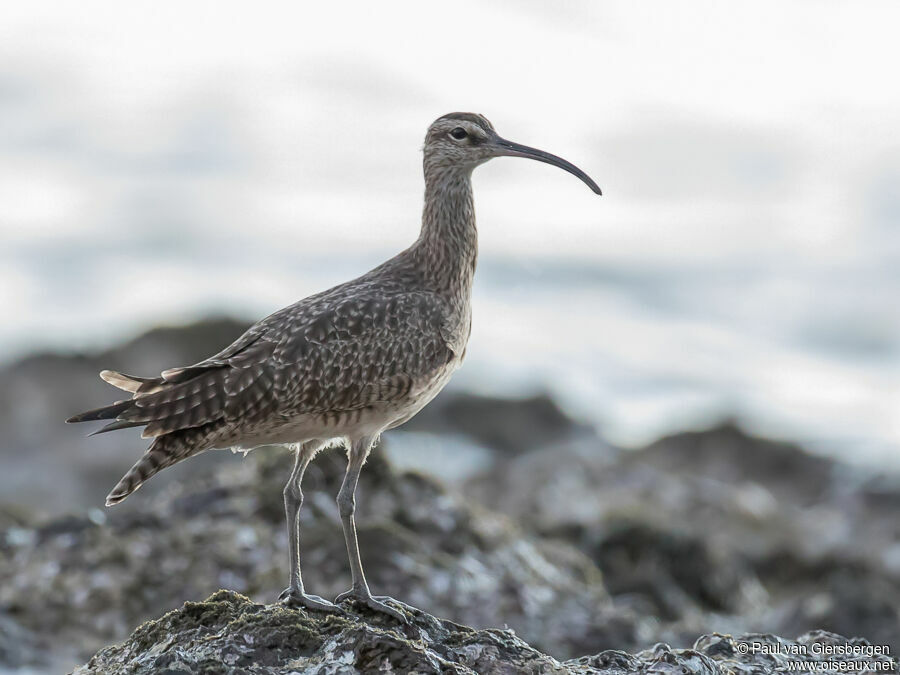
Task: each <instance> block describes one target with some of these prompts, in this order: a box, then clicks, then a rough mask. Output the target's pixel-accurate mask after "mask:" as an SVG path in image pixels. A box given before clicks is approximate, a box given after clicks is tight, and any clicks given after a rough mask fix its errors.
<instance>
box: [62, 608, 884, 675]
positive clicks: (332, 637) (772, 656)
mask: <svg viewBox="0 0 900 675" xmlns="http://www.w3.org/2000/svg"><path fill="white" fill-rule="evenodd" d="M400 607H401V608H402V609H403V611H404V614H405V615H406V616H407V617H408V620H409V623H408V624H406V625H402V624H399V623H398V622H396V621H395V620H392V619H389V618H386V617H384V616H374V615H372V614H371V613H369V612H368V610H367V609H365V608H362V609H361V610H360V608H357V607H348V608H347V609H345V610H344V612H343V613H342V614H340V615H327V616H323V615H321V614H319V613H315V612H310V613H307V612H303V611H298V610H291V609H286V608H284V607H282V606H279V605H260V604H255V603H253V602H251V601H250V600H249V599H248V598H246V597H244V596H242V595H239V594H237V593H234V592H233V591H218V592H217V593H215V594H213V595H212V596H210V597H209V598H207V599H206V600H205V601H204V602H191V603H186V604H185V605H184V607H182V608H181V609H179V610H176V611H173V612H170V613H168V614H166V615H165V616H163V617H162V618H160V619H158V620H155V621H149V622H147V623H145V624H143V625H142V626H140V627H138V629H137V630H135V631H134V633H132V635H131V636H130V637H129V638H128V639H127V640H126V641H125V642H124V643H122V644H121V645H115V646H113V647H108V648H106V649H103V650H101V651H100V652H99V653H97V654H96V655H95V656H94V657H92V658H91V660H90V661H89V662H88V663H87V664H85V665H84V666H82V667H80V668H76V669H75V671H74V675H114V674H118V673H122V674H124V673H128V674H129V675H156V674H158V673H171V674H173V675H174V674H175V673H221V674H226V673H227V674H234V675H237V674H244V673H246V674H251V673H252V674H255V675H286V674H288V673H308V674H310V675H323V674H325V673H329V674H333V673H405V674H408V673H421V674H425V673H447V674H450V673H453V674H456V675H529V674H531V675H624V674H625V673H647V674H650V673H654V674H662V673H673V674H674V673H679V674H681V675H692V674H696V675H720V674H722V675H724V674H726V673H728V674H741V673H746V674H748V675H749V674H750V673H770V672H809V669H812V668H815V667H817V666H830V667H831V668H832V669H834V670H848V671H864V670H869V671H870V672H893V671H895V670H896V666H897V663H896V661H894V660H892V659H891V658H890V657H887V656H885V655H883V654H880V653H878V650H874V649H872V645H869V644H868V643H867V642H866V641H865V640H849V639H847V638H844V637H841V636H839V635H835V634H833V633H826V632H823V631H816V632H811V633H807V634H805V635H801V636H799V637H798V638H797V639H796V640H786V639H784V638H778V637H776V636H774V635H760V634H752V635H740V636H737V637H733V636H730V635H719V634H713V635H703V636H701V637H699V638H698V639H697V640H696V642H695V643H694V644H693V645H692V646H691V647H690V648H685V649H673V648H672V647H670V646H669V645H665V644H657V645H654V646H653V647H651V648H649V649H645V650H642V651H640V652H637V653H635V654H629V653H627V652H624V651H621V650H606V651H603V652H600V653H599V654H595V655H592V656H582V657H579V658H575V659H569V660H566V661H558V660H557V659H554V658H553V657H551V656H548V655H546V654H542V653H541V652H539V651H537V650H535V649H534V648H532V647H531V646H529V645H528V644H527V643H526V642H524V641H523V640H522V639H520V638H519V637H518V636H517V635H516V634H515V632H513V631H511V630H496V629H488V630H473V629H471V628H468V627H466V626H461V625H459V624H456V623H453V622H451V621H447V620H444V619H438V618H436V617H434V616H432V615H430V614H427V613H425V612H422V611H420V610H417V609H414V608H411V607H408V606H405V605H400ZM357 611H362V612H364V613H363V614H358V613H357Z"/></svg>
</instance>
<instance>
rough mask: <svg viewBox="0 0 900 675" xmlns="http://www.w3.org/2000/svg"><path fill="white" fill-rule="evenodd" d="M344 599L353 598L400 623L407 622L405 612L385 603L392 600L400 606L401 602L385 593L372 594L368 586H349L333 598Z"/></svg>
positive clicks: (336, 599)
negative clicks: (349, 587)
mask: <svg viewBox="0 0 900 675" xmlns="http://www.w3.org/2000/svg"><path fill="white" fill-rule="evenodd" d="M345 600H354V601H356V602H359V603H361V604H363V605H365V606H366V607H368V608H369V609H371V610H373V611H375V612H380V613H381V614H387V615H388V616H392V617H394V618H395V619H397V621H399V622H400V623H409V618H408V617H407V616H406V615H405V614H403V613H402V612H400V611H399V610H396V609H394V608H393V607H390V606H388V605H387V603H388V602H392V603H394V604H396V605H400V606H401V607H402V606H403V603H401V602H397V601H396V600H394V599H393V598H391V597H389V596H387V595H372V594H371V592H369V589H368V588H365V587H364V588H351V589H350V590H349V591H344V592H343V593H341V594H340V595H338V596H337V597H336V598H335V599H334V601H335V602H344V601H345Z"/></svg>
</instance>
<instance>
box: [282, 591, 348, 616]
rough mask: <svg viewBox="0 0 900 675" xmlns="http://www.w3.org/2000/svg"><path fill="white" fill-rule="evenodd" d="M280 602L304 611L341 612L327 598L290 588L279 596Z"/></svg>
mask: <svg viewBox="0 0 900 675" xmlns="http://www.w3.org/2000/svg"><path fill="white" fill-rule="evenodd" d="M278 601H279V602H281V603H283V604H285V605H287V606H288V607H303V608H304V609H315V610H318V611H322V612H338V613H340V612H341V608H340V607H338V606H337V605H335V604H334V603H331V602H328V600H326V599H325V598H320V597H319V596H318V595H311V594H309V593H304V592H303V591H301V590H299V589H297V588H292V587H290V586H288V587H287V588H285V589H284V590H283V591H281V593H280V594H279V596H278Z"/></svg>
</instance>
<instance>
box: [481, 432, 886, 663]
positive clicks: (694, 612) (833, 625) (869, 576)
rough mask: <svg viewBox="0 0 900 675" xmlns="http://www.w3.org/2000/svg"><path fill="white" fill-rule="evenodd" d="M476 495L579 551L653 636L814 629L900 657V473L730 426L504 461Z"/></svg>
mask: <svg viewBox="0 0 900 675" xmlns="http://www.w3.org/2000/svg"><path fill="white" fill-rule="evenodd" d="M464 490H465V493H466V494H467V495H469V497H470V498H471V499H472V500H473V501H477V502H479V503H483V504H485V505H486V506H488V507H489V508H492V509H495V510H497V511H499V512H502V513H504V514H505V515H508V516H509V517H511V518H512V519H513V520H514V521H516V522H518V523H521V524H522V525H523V526H526V527H527V528H528V529H530V530H531V531H532V533H533V534H536V535H539V536H543V537H553V538H556V539H560V540H564V541H567V542H569V543H572V544H574V545H576V546H577V547H578V548H580V549H581V550H582V551H583V552H584V553H585V554H587V555H588V556H590V557H591V559H592V560H594V562H595V563H596V564H597V566H598V567H599V568H600V569H601V571H602V572H603V575H604V584H605V585H606V587H607V590H608V591H609V592H610V594H611V595H612V596H613V598H614V600H615V601H616V603H617V604H619V605H620V606H621V605H625V606H629V607H631V608H632V609H633V610H634V612H635V613H636V614H638V615H653V616H656V617H659V618H660V619H661V624H660V626H659V628H658V629H657V630H656V637H657V639H664V640H667V641H681V640H684V639H687V638H688V637H689V636H691V635H697V634H698V633H702V632H710V631H712V630H723V629H726V630H729V631H732V632H738V631H754V630H756V631H758V630H771V631H775V632H777V633H781V634H796V633H799V632H802V631H808V630H811V629H813V628H825V629H828V630H833V631H835V632H843V633H854V634H862V635H865V636H866V637H867V638H869V639H871V640H873V641H875V642H876V643H881V644H887V645H890V646H891V648H892V649H894V650H900V545H897V544H896V542H897V541H898V538H900V526H898V522H900V521H898V519H897V506H898V504H900V481H898V479H897V476H892V477H888V476H878V477H874V478H873V477H867V476H866V475H865V474H862V473H861V472H860V470H859V469H856V468H851V467H849V466H846V465H844V464H842V463H840V462H837V461H834V460H831V459H827V458H823V457H816V456H813V455H810V454H809V453H807V452H805V451H804V450H803V449H802V448H799V447H797V446H796V445H790V444H786V443H778V442H773V441H769V440H766V439H761V438H756V437H754V436H752V435H749V434H747V433H745V432H744V431H742V430H741V429H740V428H738V427H736V426H735V425H734V424H733V423H725V424H722V425H720V426H717V427H714V428H712V429H709V430H706V431H699V432H687V433H681V434H676V435H674V436H670V437H667V438H664V439H661V440H660V441H658V442H656V443H654V444H652V445H650V446H648V447H647V448H644V449H640V450H635V451H630V452H621V453H620V454H618V455H612V454H610V452H609V451H608V449H607V448H606V447H604V446H602V445H598V447H597V449H596V452H593V453H592V452H590V451H586V450H585V449H584V448H581V449H577V451H576V449H572V448H568V449H567V448H560V449H556V450H555V451H554V452H544V451H541V450H537V451H533V452H529V453H525V454H523V455H519V456H515V457H509V458H506V459H504V460H500V461H498V463H497V465H496V466H495V467H493V468H492V469H491V470H489V471H488V472H486V473H484V474H483V475H481V476H479V477H477V478H474V479H472V480H470V481H469V482H468V483H467V485H466V486H464Z"/></svg>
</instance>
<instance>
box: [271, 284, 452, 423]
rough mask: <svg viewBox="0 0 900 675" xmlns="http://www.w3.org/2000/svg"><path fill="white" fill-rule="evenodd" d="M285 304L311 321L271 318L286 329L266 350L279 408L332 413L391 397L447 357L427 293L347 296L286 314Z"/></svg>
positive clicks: (440, 317)
mask: <svg viewBox="0 0 900 675" xmlns="http://www.w3.org/2000/svg"><path fill="white" fill-rule="evenodd" d="M292 309H293V310H294V311H295V312H296V311H297V310H301V309H302V310H305V311H303V314H305V315H306V316H307V317H310V318H309V319H307V320H304V317H303V316H295V317H291V320H288V321H283V320H279V321H278V325H280V326H288V327H289V328H287V330H284V331H283V332H282V333H281V335H280V339H279V341H278V346H277V348H276V349H275V352H274V354H273V361H274V363H275V364H276V365H275V373H274V376H275V383H276V389H277V390H278V391H279V394H280V396H279V399H280V400H281V401H282V406H283V405H285V404H286V405H287V406H289V410H285V412H299V413H324V412H339V411H346V410H355V409H359V408H363V407H366V406H370V405H373V404H375V403H379V402H389V401H392V400H396V399H399V398H402V397H404V396H406V395H407V394H408V393H409V391H410V389H411V387H412V385H413V383H414V382H415V381H416V380H418V379H420V378H423V377H425V376H426V375H428V374H429V373H431V372H433V371H434V370H436V369H438V368H441V367H443V366H444V365H446V364H447V363H448V362H449V361H450V360H451V359H452V358H453V352H452V351H451V350H450V348H449V347H448V346H447V343H446V341H445V339H444V337H443V334H442V329H443V326H444V323H445V321H446V316H447V315H446V308H445V306H444V304H443V302H442V301H440V300H439V299H438V298H437V297H436V296H434V295H432V294H429V293H397V294H394V295H385V296H375V295H370V296H368V297H351V298H344V299H342V301H339V302H335V303H333V304H330V305H329V306H327V307H315V306H314V307H309V308H299V307H298V308H288V310H285V311H286V312H289V311H290V310H292ZM284 318H286V317H280V319H284Z"/></svg>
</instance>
